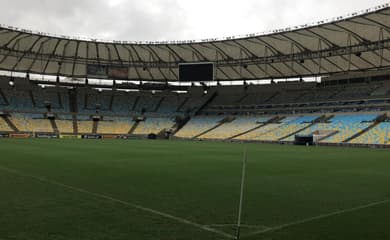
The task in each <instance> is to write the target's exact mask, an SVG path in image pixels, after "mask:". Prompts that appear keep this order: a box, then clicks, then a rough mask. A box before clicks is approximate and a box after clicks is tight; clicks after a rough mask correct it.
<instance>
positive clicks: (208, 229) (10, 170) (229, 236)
mask: <svg viewBox="0 0 390 240" xmlns="http://www.w3.org/2000/svg"><path fill="white" fill-rule="evenodd" d="M0 169H1V170H3V171H5V172H9V173H12V174H14V175H18V176H20V177H28V178H32V179H35V180H37V181H39V182H43V183H48V184H51V185H54V186H58V187H62V188H65V189H68V190H72V191H75V192H80V193H84V194H87V195H90V196H93V197H96V198H101V199H105V200H109V201H112V202H115V203H119V204H122V205H125V206H128V207H131V208H134V209H138V210H141V211H144V212H148V213H152V214H154V215H158V216H161V217H165V218H168V219H171V220H174V221H176V222H179V223H182V224H186V225H190V226H193V227H196V228H198V229H202V230H204V231H207V232H212V233H215V234H218V235H220V236H223V237H226V238H229V239H235V237H234V236H233V235H231V234H228V233H225V232H223V231H220V230H217V229H214V228H211V227H208V226H205V225H202V224H200V223H195V222H192V221H190V220H187V219H184V218H181V217H176V216H173V215H171V214H168V213H164V212H160V211H158V210H154V209H152V208H148V207H143V206H141V205H138V204H135V203H131V202H127V201H123V200H119V199H116V198H113V197H110V196H107V195H104V194H100V193H94V192H90V191H88V190H85V189H82V188H78V187H74V186H70V185H67V184H63V183H60V182H57V181H53V180H50V179H47V178H44V177H39V176H34V175H31V174H25V173H23V172H19V171H17V170H14V169H10V168H7V167H3V166H0Z"/></svg>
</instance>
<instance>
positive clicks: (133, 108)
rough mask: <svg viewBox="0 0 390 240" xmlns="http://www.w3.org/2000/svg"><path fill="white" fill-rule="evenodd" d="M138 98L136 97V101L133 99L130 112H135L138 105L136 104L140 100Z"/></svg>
mask: <svg viewBox="0 0 390 240" xmlns="http://www.w3.org/2000/svg"><path fill="white" fill-rule="evenodd" d="M140 98H141V97H140V96H137V97H136V99H135V101H134V104H133V107H132V108H131V110H132V111H133V112H134V111H135V109H137V105H138V102H139V100H140ZM137 126H138V125H137Z"/></svg>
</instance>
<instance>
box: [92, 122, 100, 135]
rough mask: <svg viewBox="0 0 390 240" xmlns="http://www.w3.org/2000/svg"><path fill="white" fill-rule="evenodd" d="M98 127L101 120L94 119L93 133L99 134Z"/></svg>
mask: <svg viewBox="0 0 390 240" xmlns="http://www.w3.org/2000/svg"><path fill="white" fill-rule="evenodd" d="M98 127H99V121H98V120H93V126H92V134H97V130H98Z"/></svg>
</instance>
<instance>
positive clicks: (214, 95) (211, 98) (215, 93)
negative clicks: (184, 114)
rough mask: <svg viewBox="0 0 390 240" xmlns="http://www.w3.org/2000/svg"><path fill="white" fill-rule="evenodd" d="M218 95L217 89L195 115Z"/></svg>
mask: <svg viewBox="0 0 390 240" xmlns="http://www.w3.org/2000/svg"><path fill="white" fill-rule="evenodd" d="M217 96H218V92H217V91H215V92H214V93H213V94H212V95H211V96H210V97H209V98H208V99H207V100H206V101H205V102H204V103H203V104H202V105H201V106H200V107H199V108H198V110H197V111H196V113H195V115H198V114H200V113H201V112H202V111H203V109H205V108H206V107H207V106H208V105H209V104H210V103H212V102H213V101H214V99H215V98H216V97H217Z"/></svg>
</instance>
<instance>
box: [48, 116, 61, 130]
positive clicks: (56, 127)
mask: <svg viewBox="0 0 390 240" xmlns="http://www.w3.org/2000/svg"><path fill="white" fill-rule="evenodd" d="M49 120H50V125H51V127H52V128H53V131H54V133H59V132H60V131H59V130H58V126H57V123H56V121H55V120H54V119H49Z"/></svg>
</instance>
